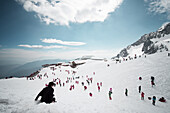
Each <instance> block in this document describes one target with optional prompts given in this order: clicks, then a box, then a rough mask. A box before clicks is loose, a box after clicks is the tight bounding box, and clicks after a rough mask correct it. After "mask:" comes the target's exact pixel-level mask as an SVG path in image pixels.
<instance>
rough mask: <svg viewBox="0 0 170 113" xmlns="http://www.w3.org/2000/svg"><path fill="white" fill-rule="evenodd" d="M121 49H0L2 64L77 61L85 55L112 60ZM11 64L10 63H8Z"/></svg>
mask: <svg viewBox="0 0 170 113" xmlns="http://www.w3.org/2000/svg"><path fill="white" fill-rule="evenodd" d="M119 51H120V49H117V50H115V51H113V50H72V51H43V50H24V49H0V62H1V61H10V62H15V63H26V62H32V61H36V60H44V59H67V60H70V59H76V58H79V57H82V56H85V55H93V56H96V57H100V58H111V57H113V56H115V55H116V54H117V53H118V52H119ZM8 63H9V62H8Z"/></svg>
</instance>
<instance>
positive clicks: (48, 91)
mask: <svg viewBox="0 0 170 113" xmlns="http://www.w3.org/2000/svg"><path fill="white" fill-rule="evenodd" d="M53 92H54V89H53V88H52V87H51V86H48V87H45V88H44V89H43V90H42V91H41V92H40V93H39V94H38V95H37V97H36V98H35V100H37V99H38V97H39V96H41V102H45V103H51V102H53V101H55V100H54V98H53V96H54V95H53Z"/></svg>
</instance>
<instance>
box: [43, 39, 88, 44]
mask: <svg viewBox="0 0 170 113" xmlns="http://www.w3.org/2000/svg"><path fill="white" fill-rule="evenodd" d="M41 40H42V42H44V43H57V44H62V45H71V46H81V45H85V44H86V43H84V42H68V41H62V40H56V39H47V38H45V39H41Z"/></svg>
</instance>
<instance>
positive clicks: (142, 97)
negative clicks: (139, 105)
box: [141, 92, 145, 100]
mask: <svg viewBox="0 0 170 113" xmlns="http://www.w3.org/2000/svg"><path fill="white" fill-rule="evenodd" d="M144 95H145V94H144V92H142V93H141V100H144Z"/></svg>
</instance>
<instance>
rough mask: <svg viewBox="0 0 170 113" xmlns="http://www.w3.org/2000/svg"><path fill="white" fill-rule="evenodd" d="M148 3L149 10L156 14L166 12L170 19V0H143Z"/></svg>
mask: <svg viewBox="0 0 170 113" xmlns="http://www.w3.org/2000/svg"><path fill="white" fill-rule="evenodd" d="M144 1H145V2H146V3H149V11H150V12H155V13H158V14H162V13H166V14H167V19H169V20H170V0H144Z"/></svg>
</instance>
